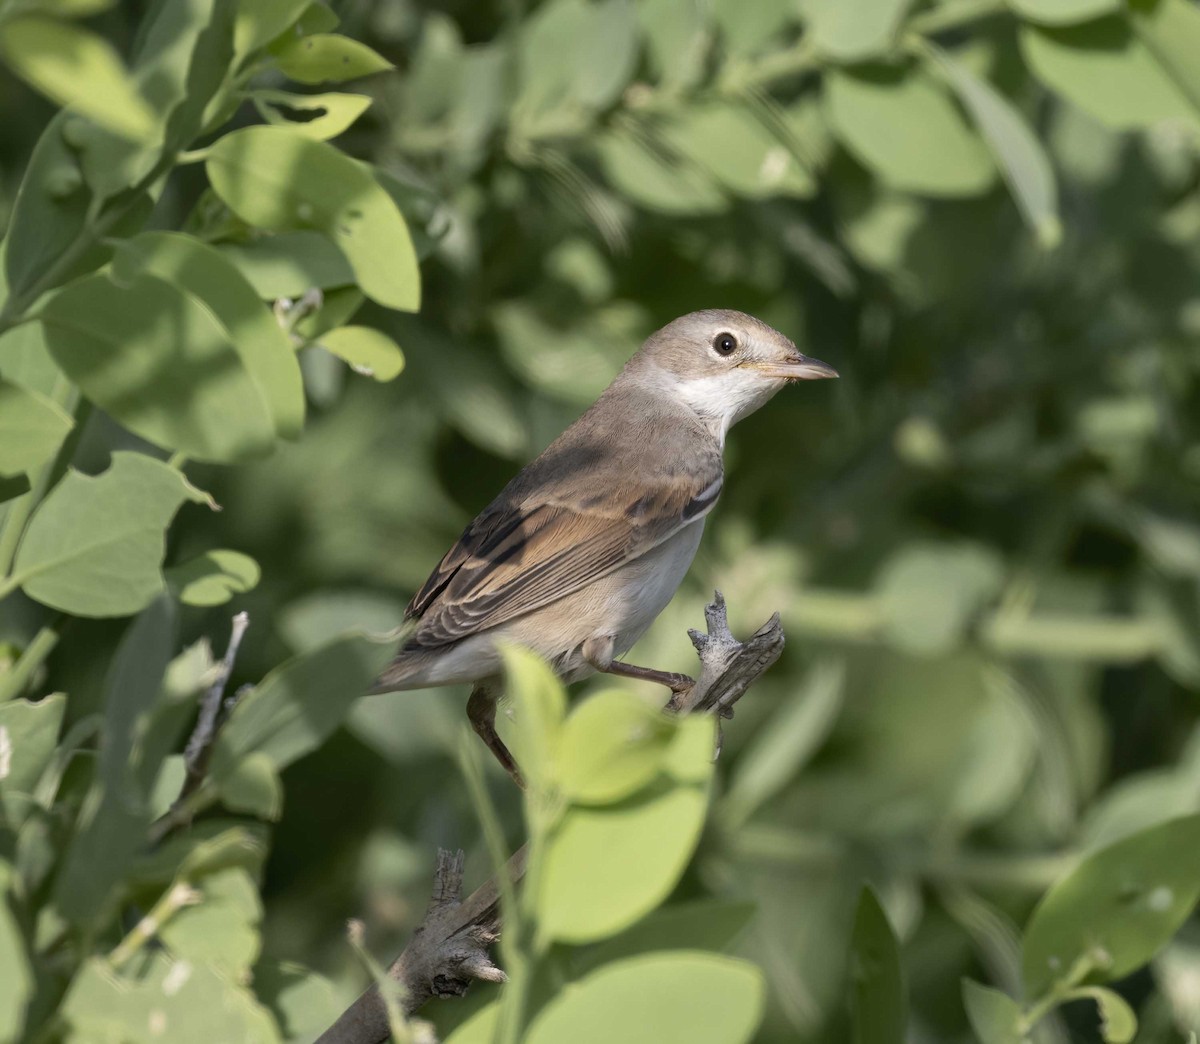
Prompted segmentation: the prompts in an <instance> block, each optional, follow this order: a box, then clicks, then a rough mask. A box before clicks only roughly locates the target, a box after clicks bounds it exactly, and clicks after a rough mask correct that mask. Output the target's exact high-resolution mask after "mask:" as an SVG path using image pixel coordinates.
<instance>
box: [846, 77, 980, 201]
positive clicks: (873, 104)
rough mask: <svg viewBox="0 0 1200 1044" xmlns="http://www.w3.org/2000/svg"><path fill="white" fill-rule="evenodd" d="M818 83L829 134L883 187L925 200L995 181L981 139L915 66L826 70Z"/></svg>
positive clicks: (943, 92) (935, 83) (967, 191)
mask: <svg viewBox="0 0 1200 1044" xmlns="http://www.w3.org/2000/svg"><path fill="white" fill-rule="evenodd" d="M824 83H825V112H826V115H827V117H828V119H829V122H830V125H831V126H832V127H833V131H834V133H835V134H836V135H837V137H838V138H839V139H840V140H841V142H842V144H844V145H845V146H846V148H847V149H849V150H850V152H852V153H853V154H854V155H855V156H856V157H857V158H858V159H860V160H861V161H862V162H863V163H864V164H866V165H867V166H868V167H869V168H870V169H871V170H872V171H873V172H874V173H875V174H876V175H878V177H879V178H880V179H881V180H882V181H883V182H884V183H886V184H888V185H891V186H893V187H895V188H898V189H904V190H905V191H908V192H918V193H924V194H926V195H930V196H973V195H978V194H979V193H981V192H984V191H986V190H987V189H988V188H989V187H990V186H991V184H992V182H993V181H994V180H995V175H996V167H995V164H994V163H993V162H992V159H991V156H990V155H989V154H988V150H987V146H986V145H985V144H984V142H983V140H982V138H980V136H979V134H978V132H977V131H976V130H975V129H974V128H973V127H972V126H971V125H970V124H969V123H967V121H966V120H965V119H964V118H963V115H962V112H961V111H960V110H959V109H958V107H957V106H956V105H955V104H954V99H953V98H952V97H951V95H950V94H949V92H948V91H947V89H946V88H945V86H944V85H943V84H942V83H941V82H940V81H939V80H937V79H935V78H934V77H933V76H931V75H930V74H929V73H928V72H927V71H925V70H924V68H923V67H922V66H920V65H917V64H908V65H904V66H892V65H882V64H875V65H860V66H855V67H854V69H853V70H850V69H837V70H833V71H831V72H830V73H829V74H828V75H827V76H826V77H825V78H824Z"/></svg>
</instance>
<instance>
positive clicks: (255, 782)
mask: <svg viewBox="0 0 1200 1044" xmlns="http://www.w3.org/2000/svg"><path fill="white" fill-rule="evenodd" d="M220 795H221V804H223V805H224V806H225V807H226V808H227V809H229V811H230V812H244V813H246V815H250V816H257V817H258V818H259V819H269V820H276V819H278V818H279V817H280V815H281V814H282V813H283V784H282V782H280V779H279V773H278V772H276V771H275V762H274V761H272V760H271V757H270V755H268V754H265V753H263V752H262V751H258V752H256V753H254V754H248V755H247V756H246V757H244V758H242V759H241V760H240V761H238V762H237V763H236V764H235V765H234V766H233V768H232V769H231V770H230V772H229V774H228V775H226V776H225V778H224V779H222V780H221V785H220Z"/></svg>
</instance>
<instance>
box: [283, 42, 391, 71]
mask: <svg viewBox="0 0 1200 1044" xmlns="http://www.w3.org/2000/svg"><path fill="white" fill-rule="evenodd" d="M271 52H272V54H273V55H274V56H275V64H276V65H278V66H279V71H280V72H281V73H283V75H284V76H286V77H287V78H288V79H290V80H295V81H296V82H297V83H329V82H334V83H341V82H342V81H343V80H356V79H358V78H359V77H361V76H370V75H371V74H372V73H378V72H385V71H386V70H388V69H391V68H393V65H392V63H391V62H389V61H388V60H387V59H386V58H384V57H383V56H382V55H381V54H379V53H377V52H376V51H373V50H372V49H371V48H370V47H368V46H367V45H366V44H364V43H360V42H359V41H358V40H352V39H350V37H348V36H338V35H336V34H330V33H314V34H313V35H311V36H300V37H294V38H291V39H287V40H285V41H284V42H282V43H280V44H277V45H276V46H275V47H273V48H272V49H271Z"/></svg>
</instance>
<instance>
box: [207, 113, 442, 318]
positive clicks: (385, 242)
mask: <svg viewBox="0 0 1200 1044" xmlns="http://www.w3.org/2000/svg"><path fill="white" fill-rule="evenodd" d="M207 169H208V177H209V180H210V181H211V182H212V186H213V189H214V190H215V191H216V193H217V195H218V196H220V197H221V199H222V200H223V201H224V202H225V203H226V205H227V206H228V207H229V208H230V209H231V210H232V211H233V212H234V213H235V214H237V215H238V217H240V218H241V219H242V220H243V221H246V222H247V223H248V224H251V225H254V226H255V227H257V228H265V229H271V230H273V231H285V230H294V229H304V228H309V229H316V230H317V231H320V232H324V233H325V234H326V235H327V236H329V238H330V239H331V240H332V241H333V242H334V243H336V244H337V246H338V247H339V248H340V249H341V251H342V253H343V254H344V255H345V256H346V259H347V261H349V262H350V267H351V268H352V269H353V270H354V275H355V279H356V281H357V282H358V285H359V286H360V287H361V288H362V290H363V292H364V293H365V294H366V295H367V296H368V297H370V298H372V299H373V300H375V301H378V302H379V303H380V304H382V305H386V306H387V307H389V308H399V309H402V310H404V311H410V312H411V311H416V310H417V308H418V307H419V306H420V300H421V284H420V276H419V273H418V271H417V256H416V253H415V251H414V250H413V245H412V238H411V237H410V236H409V234H408V226H407V225H406V224H405V222H404V217H403V215H401V213H400V211H399V209H397V207H396V204H395V203H394V202H393V201H392V199H391V197H390V196H388V194H387V192H385V191H384V190H383V189H382V188H381V187H380V186H379V184H378V182H376V180H375V179H374V178H373V177H372V176H371V174H370V171H369V170H368V169H367V168H365V167H363V166H360V165H359V164H357V163H355V162H354V160H352V159H350V158H349V157H348V156H344V155H343V154H342V153H340V152H338V150H337V149H335V148H334V147H333V146H331V145H328V144H326V143H325V142H320V141H312V140H311V139H309V138H306V137H304V135H302V134H298V133H297V132H296V131H293V130H290V129H288V128H285V127H246V128H243V129H242V130H238V131H234V132H233V133H232V134H227V135H226V136H225V137H223V138H221V139H220V140H219V141H218V142H217V143H216V144H215V145H213V146H212V148H211V149H210V150H209V153H208V161H207Z"/></svg>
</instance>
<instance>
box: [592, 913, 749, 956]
mask: <svg viewBox="0 0 1200 1044" xmlns="http://www.w3.org/2000/svg"><path fill="white" fill-rule="evenodd" d="M757 909H758V907H757V905H756V904H755V903H752V902H730V901H729V900H725V899H698V900H695V901H693V902H688V903H674V904H672V905H671V906H666V907H663V908H661V909H658V910H655V911H653V912H652V913H650V914H647V915H646V916H645V917H643V918H642V919H641V920H640V921H638V922H637V924H635V925H634V926H633V927H632V928H627V929H625V931H623V932H621V934H620V935H616V936H613V938H611V939H606V940H605V941H604V942H602V943H599V944H598V945H596V946H593V947H591V948H589V949H587V950H584V951H582V953H581V956H580V958H579V963H580V966H581V970H588V969H591V968H598V967H600V966H601V965H604V964H609V963H611V962H612V961H616V960H620V959H622V958H625V957H636V956H639V955H641V954H643V953H650V952H652V951H655V950H709V951H718V952H719V951H721V950H723V949H725V948H726V947H727V946H728V945H729V944H730V943H731V942H732V941H733V940H734V939H736V938H737V937H738V935H740V934H741V933H742V932H743V931H744V930H745V929H746V926H747V925H749V923H750V922H751V921H752V920H753V918H754V915H755V912H756V911H757Z"/></svg>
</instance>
